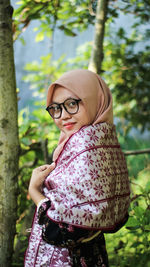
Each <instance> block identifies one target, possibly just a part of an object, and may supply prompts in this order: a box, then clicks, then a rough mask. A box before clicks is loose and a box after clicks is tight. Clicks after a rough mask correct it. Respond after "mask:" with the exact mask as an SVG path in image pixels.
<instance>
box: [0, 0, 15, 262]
mask: <svg viewBox="0 0 150 267" xmlns="http://www.w3.org/2000/svg"><path fill="white" fill-rule="evenodd" d="M12 13H13V9H12V7H11V5H10V1H9V0H2V1H0V169H1V172H0V229H1V230H0V261H1V266H3V267H4V266H7V267H9V266H11V257H12V253H13V240H14V235H15V223H16V218H17V189H18V187H17V175H18V152H19V141H18V127H17V96H16V82H15V68H14V56H13V41H12Z"/></svg>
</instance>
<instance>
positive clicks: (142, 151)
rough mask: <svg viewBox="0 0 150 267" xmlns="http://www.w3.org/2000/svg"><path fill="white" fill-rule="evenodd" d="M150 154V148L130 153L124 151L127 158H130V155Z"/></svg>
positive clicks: (130, 151)
mask: <svg viewBox="0 0 150 267" xmlns="http://www.w3.org/2000/svg"><path fill="white" fill-rule="evenodd" d="M146 153H150V148H146V149H142V150H129V151H124V155H125V156H130V155H138V154H146Z"/></svg>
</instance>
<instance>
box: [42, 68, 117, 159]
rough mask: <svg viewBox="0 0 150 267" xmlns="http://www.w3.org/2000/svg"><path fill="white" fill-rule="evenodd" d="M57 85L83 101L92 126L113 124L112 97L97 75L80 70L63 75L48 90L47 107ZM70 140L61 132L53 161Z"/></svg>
mask: <svg viewBox="0 0 150 267" xmlns="http://www.w3.org/2000/svg"><path fill="white" fill-rule="evenodd" d="M56 85H60V86H62V87H65V88H66V89H68V90H70V91H71V92H73V93H74V94H75V95H76V96H77V97H78V98H80V99H81V100H82V102H83V104H84V107H85V109H86V111H87V114H88V116H89V121H90V122H91V123H90V124H93V125H95V124H97V123H101V122H107V123H110V124H113V109H112V96H111V93H110V90H109V88H108V87H107V85H106V84H105V82H104V81H103V80H102V79H101V77H100V76H98V75H97V74H96V73H94V72H91V71H89V70H82V69H78V70H72V71H69V72H66V73H65V74H63V75H62V76H61V77H60V78H59V79H58V80H56V81H55V82H54V83H52V84H51V85H50V87H49V88H48V94H47V106H48V105H50V104H51V102H52V97H53V92H54V90H55V86H56ZM68 138H69V137H68V136H66V135H65V134H64V133H63V132H61V134H60V139H59V143H58V146H57V148H56V150H55V152H54V155H53V160H56V159H57V157H58V155H59V154H60V152H61V151H62V149H63V146H64V144H65V143H66V141H67V139H68Z"/></svg>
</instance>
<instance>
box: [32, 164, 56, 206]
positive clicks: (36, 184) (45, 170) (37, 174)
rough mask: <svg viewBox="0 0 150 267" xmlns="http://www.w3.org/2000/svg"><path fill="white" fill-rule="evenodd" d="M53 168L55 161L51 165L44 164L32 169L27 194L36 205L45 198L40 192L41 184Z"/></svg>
mask: <svg viewBox="0 0 150 267" xmlns="http://www.w3.org/2000/svg"><path fill="white" fill-rule="evenodd" d="M54 168H55V163H52V164H51V165H48V164H45V165H42V166H40V167H38V168H36V169H34V170H33V172H32V176H31V180H30V184H29V195H30V197H31V198H32V200H33V201H34V203H35V204H36V205H38V203H39V202H40V201H41V200H43V199H45V196H44V195H43V194H42V185H43V182H44V180H45V178H46V177H47V176H48V175H49V173H50V172H51V171H52V170H53V169H54Z"/></svg>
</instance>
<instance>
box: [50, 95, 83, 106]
mask: <svg viewBox="0 0 150 267" xmlns="http://www.w3.org/2000/svg"><path fill="white" fill-rule="evenodd" d="M69 99H73V100H78V99H77V98H74V97H68V98H66V99H65V100H64V101H63V102H55V101H53V102H52V103H51V104H50V105H52V104H57V105H60V104H63V103H64V102H65V101H66V100H69ZM50 105H49V106H50Z"/></svg>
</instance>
